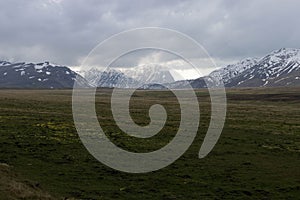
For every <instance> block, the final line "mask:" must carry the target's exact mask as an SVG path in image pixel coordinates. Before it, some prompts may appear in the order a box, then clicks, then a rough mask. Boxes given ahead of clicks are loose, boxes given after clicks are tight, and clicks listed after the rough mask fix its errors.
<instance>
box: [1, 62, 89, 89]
mask: <svg viewBox="0 0 300 200" xmlns="http://www.w3.org/2000/svg"><path fill="white" fill-rule="evenodd" d="M77 75H78V74H77V73H75V72H74V71H72V70H71V69H69V68H68V67H65V66H58V65H55V64H51V63H49V62H43V63H37V64H34V63H25V62H20V63H10V62H6V61H0V87H2V88H72V87H73V84H74V80H75V79H76V76H77ZM78 80H79V82H80V85H81V86H82V87H89V85H88V83H87V81H86V80H85V79H84V78H82V77H81V76H80V75H79V76H78Z"/></svg>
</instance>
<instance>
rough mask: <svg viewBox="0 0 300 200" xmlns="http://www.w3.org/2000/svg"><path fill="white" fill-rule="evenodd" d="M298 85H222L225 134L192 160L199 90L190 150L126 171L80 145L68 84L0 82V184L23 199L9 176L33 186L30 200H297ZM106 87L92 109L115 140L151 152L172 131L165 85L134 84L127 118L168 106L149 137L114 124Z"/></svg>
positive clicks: (202, 94) (206, 110)
mask: <svg viewBox="0 0 300 200" xmlns="http://www.w3.org/2000/svg"><path fill="white" fill-rule="evenodd" d="M299 91H300V88H297V87H295V88H256V89H253V88H241V89H228V90H227V99H228V113H227V118H226V123H225V127H224V130H223V133H222V135H221V138H220V140H219V141H218V143H217V145H216V146H215V148H214V149H213V151H212V152H211V153H210V154H209V155H208V156H207V157H205V158H204V159H198V152H199V148H200V145H201V143H202V140H203V137H204V136H205V133H206V130H207V127H208V123H209V119H210V117H209V116H210V101H209V95H208V93H207V91H206V90H197V91H196V92H197V95H198V97H199V102H200V110H201V120H200V127H199V131H198V136H197V137H196V139H195V140H194V143H193V144H192V145H191V147H190V148H189V150H188V151H187V152H186V153H185V154H184V155H183V156H182V157H181V158H179V159H178V160H177V161H176V162H175V163H173V164H171V165H170V166H168V167H166V168H163V169H161V170H158V171H155V172H151V173H146V174H128V173H123V172H119V171H115V170H113V169H111V168H109V167H107V166H105V165H103V164H101V163H100V162H98V161H97V160H96V159H95V158H93V157H92V156H91V155H90V154H89V153H88V152H87V150H86V149H85V147H84V146H83V145H82V143H81V141H80V139H79V137H78V135H77V132H76V129H75V126H74V123H73V117H72V104H71V101H72V91H71V90H5V89H3V90H0V163H6V164H8V165H9V167H8V166H7V165H3V164H2V165H3V166H2V165H1V166H0V173H1V174H0V177H4V175H5V177H8V178H7V179H9V180H10V181H1V182H0V187H1V188H0V191H1V194H0V196H1V197H2V198H3V199H16V198H20V199H21V197H20V196H22V194H20V195H19V196H16V195H15V194H14V191H11V190H10V189H9V187H8V186H7V184H8V183H9V182H12V180H13V182H15V183H17V184H20V187H21V186H22V187H23V188H25V191H21V193H22V192H23V193H25V192H26V191H27V192H31V190H33V193H34V195H37V196H34V197H32V198H36V199H46V198H51V199H52V198H53V199H55V198H57V199H62V198H75V199H300V170H299V166H300V109H299V108H300V93H299ZM110 94H111V90H109V89H102V90H101V89H100V90H98V92H97V95H96V102H97V103H96V108H97V111H98V112H99V111H101V112H99V113H98V117H99V119H100V124H101V125H102V126H103V129H104V130H105V132H106V133H107V136H108V137H109V138H110V139H111V140H112V141H113V142H114V143H115V144H116V145H118V146H120V147H122V148H124V149H127V150H130V151H135V152H149V151H153V150H155V149H159V148H161V147H163V146H164V145H166V144H167V143H168V142H169V141H170V139H172V137H173V136H174V135H175V134H176V130H177V127H178V122H179V120H180V110H179V108H178V102H177V101H176V99H175V97H174V96H173V95H172V94H171V93H170V92H167V91H164V92H158V91H137V92H136V93H135V95H134V96H133V98H132V104H131V110H132V117H133V119H134V120H135V121H136V122H137V123H138V124H141V125H145V124H147V123H149V118H148V116H147V114H148V108H149V106H151V105H152V104H153V103H155V102H162V101H163V102H164V104H165V107H166V110H167V112H168V114H169V115H168V116H169V118H168V122H167V123H166V127H165V128H164V129H162V131H161V132H160V133H159V134H157V135H156V136H154V137H153V138H149V139H137V138H132V137H129V136H128V135H126V134H124V133H123V132H122V131H121V130H119V129H118V128H116V126H115V123H114V121H113V118H112V115H111V111H110V109H109V108H110ZM15 173H17V174H18V176H16V175H15ZM2 180H4V179H2ZM28 180H29V181H28ZM5 183H7V184H5ZM29 183H30V184H29ZM23 184H25V185H23ZM32 184H33V186H32ZM26 188H28V189H26ZM32 188H33V189H32ZM41 188H42V189H41ZM29 190H30V191H29ZM44 191H47V192H44ZM36 192H37V193H36ZM48 192H49V193H50V194H51V197H50V195H48ZM38 195H40V196H38ZM26 198H27V199H32V198H31V197H26V196H25V197H24V198H22V199H26Z"/></svg>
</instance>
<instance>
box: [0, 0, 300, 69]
mask: <svg viewBox="0 0 300 200" xmlns="http://www.w3.org/2000/svg"><path fill="white" fill-rule="evenodd" d="M299 7H300V1H297V0H286V1H279V0H278V1H277V0H252V1H235V0H215V1H206V0H200V1H198V0H191V1H179V0H178V1H169V0H168V1H158V0H152V1H151V0H149V1H138V0H136V1H132V0H124V1H98V0H65V1H60V0H32V1H27V0H10V1H0V28H1V31H0V59H9V60H11V59H13V60H19V61H23V60H25V61H36V62H37V61H43V60H49V61H52V62H56V63H60V64H65V65H79V64H80V61H81V60H82V58H84V57H85V56H86V55H87V54H88V53H89V51H90V50H91V49H92V48H93V47H94V46H95V45H97V44H98V43H99V42H101V41H102V40H104V39H106V38H107V37H109V36H111V35H112V34H115V33H118V32H120V31H123V30H126V29H130V28H136V27H143V26H159V27H166V28H171V29H175V30H178V31H181V32H183V33H186V34H188V35H189V36H191V37H192V38H194V39H196V40H197V41H198V42H199V43H200V44H202V45H203V46H204V47H205V48H206V49H207V50H208V52H209V53H210V55H211V56H212V57H214V58H216V59H217V60H236V59H240V58H244V57H251V56H262V55H263V54H265V53H268V52H269V51H272V50H274V49H278V48H281V47H295V48H299V47H300V37H299V35H300V27H299V26H298V19H299V18H300V13H299V12H298V8H299ZM128 42H134V39H133V40H132V41H128ZM191 55H193V51H192V50H191ZM139 56H140V55H139ZM132 59H133V58H132ZM168 59H169V58H167V60H168ZM126 62H128V63H129V62H130V61H129V59H127V61H126ZM135 62H136V61H135Z"/></svg>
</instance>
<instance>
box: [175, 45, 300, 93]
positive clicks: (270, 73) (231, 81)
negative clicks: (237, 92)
mask: <svg viewBox="0 0 300 200" xmlns="http://www.w3.org/2000/svg"><path fill="white" fill-rule="evenodd" d="M205 80H206V81H205ZM221 81H223V83H224V86H225V87H274V86H300V49H288V48H282V49H279V50H276V51H273V52H271V53H270V54H267V55H266V56H264V57H262V58H261V59H257V58H254V59H252V58H247V59H244V60H242V61H240V62H238V63H236V64H232V65H228V66H226V67H224V68H221V69H218V70H215V71H213V72H211V73H210V74H209V75H208V76H205V77H200V78H198V79H195V80H188V81H177V82H174V83H171V84H170V87H171V88H185V87H186V84H191V85H192V87H194V88H205V87H207V85H206V84H207V83H208V84H210V86H213V87H218V86H219V85H220V82H221Z"/></svg>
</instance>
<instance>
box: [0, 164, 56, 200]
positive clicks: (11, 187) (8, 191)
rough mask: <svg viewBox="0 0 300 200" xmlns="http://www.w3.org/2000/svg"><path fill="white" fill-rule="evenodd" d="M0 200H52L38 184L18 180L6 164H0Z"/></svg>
mask: <svg viewBox="0 0 300 200" xmlns="http://www.w3.org/2000/svg"><path fill="white" fill-rule="evenodd" d="M0 175H1V176H0V194H1V195H0V199H3V200H5V199H28V200H33V199H48V200H51V199H54V198H52V197H51V196H50V195H49V194H48V193H46V192H44V191H43V190H42V189H41V188H40V185H39V184H38V183H33V182H30V181H27V180H22V179H20V177H19V176H17V175H16V174H15V173H14V172H13V169H11V167H10V166H9V165H7V164H4V163H0Z"/></svg>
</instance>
